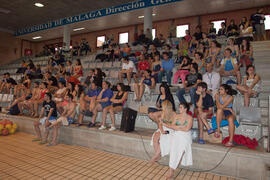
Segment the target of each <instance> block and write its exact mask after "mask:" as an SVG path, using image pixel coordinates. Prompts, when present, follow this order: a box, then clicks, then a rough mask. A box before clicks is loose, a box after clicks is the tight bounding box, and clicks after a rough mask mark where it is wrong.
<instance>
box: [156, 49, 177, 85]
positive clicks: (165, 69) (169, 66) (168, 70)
mask: <svg viewBox="0 0 270 180" xmlns="http://www.w3.org/2000/svg"><path fill="white" fill-rule="evenodd" d="M162 56H163V60H162V61H161V69H160V72H159V73H158V82H159V83H161V82H162V77H163V76H164V75H166V77H167V83H168V84H169V85H171V79H172V75H173V73H172V70H173V68H174V62H173V59H169V54H168V53H167V52H164V53H162Z"/></svg>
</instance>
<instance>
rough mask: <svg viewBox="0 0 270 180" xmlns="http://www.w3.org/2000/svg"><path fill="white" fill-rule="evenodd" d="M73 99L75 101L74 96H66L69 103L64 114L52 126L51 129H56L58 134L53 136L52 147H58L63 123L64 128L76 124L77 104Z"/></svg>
mask: <svg viewBox="0 0 270 180" xmlns="http://www.w3.org/2000/svg"><path fill="white" fill-rule="evenodd" d="M72 99H73V96H72V94H67V95H66V96H65V101H66V102H67V105H65V106H64V112H63V113H62V115H61V116H60V117H59V118H58V119H57V120H56V121H54V122H52V124H51V125H50V128H51V127H53V128H54V129H56V133H54V135H53V139H52V142H51V143H50V146H55V145H56V140H57V136H58V128H59V124H61V123H62V124H63V125H64V126H68V125H70V124H73V122H74V116H75V113H76V111H75V110H76V103H74V102H73V101H72Z"/></svg>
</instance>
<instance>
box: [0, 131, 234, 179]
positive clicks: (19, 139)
mask: <svg viewBox="0 0 270 180" xmlns="http://www.w3.org/2000/svg"><path fill="white" fill-rule="evenodd" d="M32 138H33V136H32V135H29V134H25V133H22V132H18V133H16V134H15V135H9V136H0V180H9V179H22V180H36V179H52V180H59V179H78V180H84V179H87V180H88V179H89V180H91V179H104V180H107V179H108V180H117V179H127V180H133V179H165V174H166V171H167V169H168V166H162V165H158V164H154V165H151V164H149V163H147V162H146V161H144V160H138V159H134V158H130V157H125V156H121V155H117V154H111V153H107V152H102V151H98V150H93V149H87V148H84V147H80V146H70V145H63V144H59V145H57V146H54V147H46V146H44V145H38V143H37V142H32V141H31V140H32ZM176 173H177V174H178V176H177V177H176V178H175V179H178V180H179V179H183V180H188V179H189V180H195V179H196V180H197V179H198V180H203V179H213V180H229V179H232V178H227V177H220V176H217V175H214V174H209V173H198V172H192V171H187V170H183V169H179V170H177V172H176Z"/></svg>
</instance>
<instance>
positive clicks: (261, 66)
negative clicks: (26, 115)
mask: <svg viewBox="0 0 270 180" xmlns="http://www.w3.org/2000/svg"><path fill="white" fill-rule="evenodd" d="M177 40H178V39H177V38H176V39H175V40H174V41H175V42H177ZM218 41H219V42H220V43H221V44H222V45H223V47H224V46H225V43H226V40H225V39H218ZM269 44H270V43H269V42H267V41H266V42H255V43H253V47H254V59H255V65H256V68H257V72H258V73H259V74H260V75H261V76H262V87H263V90H262V92H261V93H260V94H259V97H258V98H251V106H252V107H257V108H260V110H261V116H262V119H261V122H260V123H258V124H257V125H254V124H248V123H245V122H240V128H236V134H243V135H249V136H251V137H255V138H257V139H260V138H261V137H262V136H263V135H265V134H266V128H265V127H266V126H267V125H268V107H269V105H268V99H267V98H268V93H269V91H270V73H269V71H268V69H269V67H266V66H267V65H266V64H267V60H268V59H269V58H270V53H269V51H268V49H267V46H269V47H270V45H269ZM141 50H142V46H135V47H132V52H136V51H141ZM159 50H160V51H161V49H159ZM172 51H173V52H174V56H176V54H177V51H176V49H175V46H173V49H172ZM102 52H103V51H102V50H99V51H98V52H96V53H94V54H92V55H89V56H86V57H78V58H80V59H81V61H82V65H83V69H84V76H85V77H86V76H87V72H88V71H89V69H92V68H101V69H102V70H103V71H104V72H105V74H106V75H107V77H106V79H107V80H109V81H111V82H112V83H113V84H115V83H116V82H117V81H118V72H119V70H120V69H121V61H114V62H98V61H95V56H96V55H97V54H99V53H102ZM49 58H50V57H49V56H46V57H37V58H31V59H32V60H33V62H34V64H40V65H41V67H42V69H44V68H45V67H46V65H47V62H48V59H49ZM76 58H77V57H74V60H75V59H76ZM20 63H21V59H20V60H18V61H16V62H13V63H11V64H9V65H6V66H2V67H1V68H0V74H1V75H2V74H3V73H5V72H10V73H11V77H13V78H14V79H15V80H17V81H18V80H19V79H20V78H21V76H22V75H20V74H16V70H17V68H18V67H20ZM261 72H263V73H261ZM265 73H266V74H268V75H265ZM173 94H174V99H175V101H176V104H179V102H178V98H177V97H176V96H175V92H173ZM157 95H158V88H157V91H156V92H155V93H153V94H151V96H144V98H143V99H142V102H140V103H134V102H133V93H129V99H128V101H127V103H126V104H127V105H126V106H130V107H132V108H138V106H139V105H146V106H154V105H155V102H156V99H157ZM149 97H150V99H149ZM4 100H5V99H4ZM0 102H4V101H3V100H2V99H1V98H0ZM7 105H8V103H6V101H5V103H4V104H3V106H2V107H5V106H7ZM241 106H243V97H242V95H240V94H239V95H237V96H236V98H235V101H234V109H235V110H236V112H237V119H238V121H239V110H240V108H241ZM116 117H117V118H116V124H120V122H121V114H117V116H116ZM108 118H109V116H108ZM100 119H101V118H100V115H99V117H98V118H97V121H100ZM86 121H89V118H87V117H86V118H85V122H86ZM241 126H242V127H245V128H242V127H241ZM254 126H255V128H254ZM136 127H142V128H150V129H155V128H156V125H155V123H153V122H152V121H151V120H150V119H149V118H148V117H147V116H146V115H142V114H139V115H138V117H137V121H136ZM194 128H197V123H196V121H195V123H194ZM223 133H224V136H227V135H228V134H227V127H225V128H223Z"/></svg>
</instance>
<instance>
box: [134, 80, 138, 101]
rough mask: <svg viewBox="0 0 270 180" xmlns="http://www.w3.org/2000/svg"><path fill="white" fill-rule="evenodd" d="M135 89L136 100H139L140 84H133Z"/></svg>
mask: <svg viewBox="0 0 270 180" xmlns="http://www.w3.org/2000/svg"><path fill="white" fill-rule="evenodd" d="M133 87H134V92H135V95H136V99H135V100H138V98H139V84H137V83H134V84H133Z"/></svg>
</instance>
